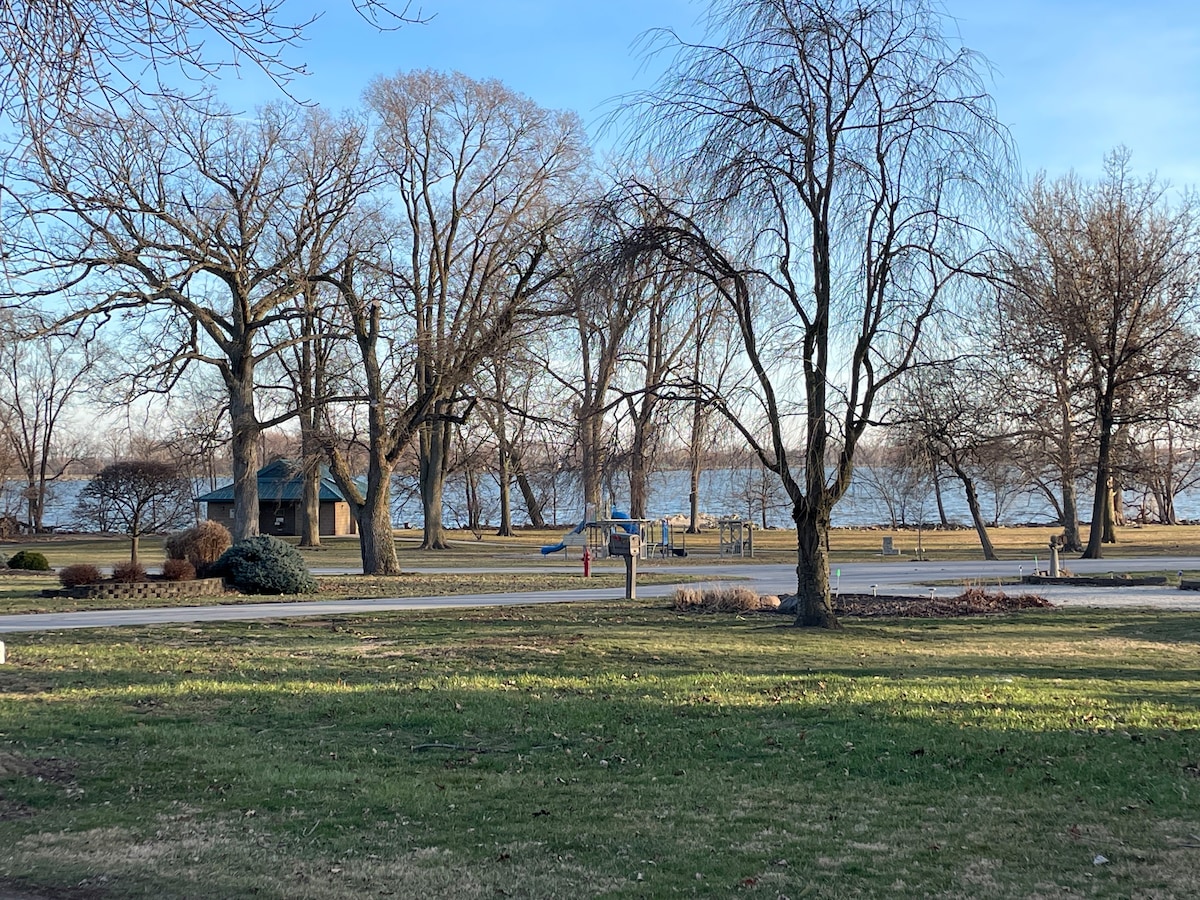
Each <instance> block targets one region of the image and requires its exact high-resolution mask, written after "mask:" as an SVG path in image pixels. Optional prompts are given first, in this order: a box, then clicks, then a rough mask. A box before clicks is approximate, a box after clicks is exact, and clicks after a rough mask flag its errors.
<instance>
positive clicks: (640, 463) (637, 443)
mask: <svg viewBox="0 0 1200 900" xmlns="http://www.w3.org/2000/svg"><path fill="white" fill-rule="evenodd" d="M629 517H630V518H631V519H644V518H646V432H645V428H644V426H640V425H638V426H635V428H634V433H633V446H632V447H630V450H629Z"/></svg>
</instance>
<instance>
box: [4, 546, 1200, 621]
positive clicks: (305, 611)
mask: <svg viewBox="0 0 1200 900" xmlns="http://www.w3.org/2000/svg"><path fill="white" fill-rule="evenodd" d="M1067 565H1069V567H1070V568H1071V570H1072V571H1073V572H1074V573H1075V574H1077V575H1087V574H1095V575H1102V574H1107V573H1109V572H1113V573H1119V572H1145V571H1178V570H1184V569H1191V570H1194V569H1200V559H1198V558H1196V557H1145V558H1130V559H1115V560H1075V559H1073V560H1070V561H1068V563H1067ZM564 569H565V567H563V566H561V565H557V566H533V565H531V566H529V567H528V568H525V567H519V568H512V567H505V568H504V570H503V571H505V572H517V571H524V572H559V571H564ZM1022 569H1024V570H1025V571H1028V570H1030V569H1032V560H1030V561H1029V562H1028V563H1025V564H1022V563H1020V562H1014V561H1004V562H982V561H981V562H913V561H902V560H896V561H889V562H869V563H861V562H860V563H843V564H841V565H839V566H836V567H835V569H834V572H833V573H832V574H831V582H832V584H833V585H834V586H835V588H837V589H839V590H841V591H845V592H846V593H856V594H869V593H871V592H872V591H873V590H874V591H878V593H880V594H903V595H908V596H918V595H922V594H928V593H929V592H930V590H931V588H930V586H929V585H930V583H931V582H932V583H935V584H937V585H939V586H938V587H936V588H933V590H937V591H939V592H946V593H948V594H950V595H953V594H957V593H958V592H959V590H960V585H963V584H979V585H983V586H985V587H986V586H987V584H988V582H989V581H993V580H996V579H999V578H1002V577H1005V576H1009V577H1011V576H1013V575H1018V574H1020V572H1021V571H1022ZM318 571H320V570H318ZM343 571H344V570H343ZM413 571H421V572H433V571H440V572H447V571H459V572H464V571H477V572H493V571H496V570H495V569H474V570H464V569H440V570H433V569H419V570H413ZM569 571H572V572H575V571H578V567H577V566H572V567H570V568H569ZM605 571H609V569H608V568H607V567H606V568H605ZM643 571H654V572H656V573H663V572H670V573H678V574H681V575H684V574H686V575H691V576H693V577H695V576H700V577H701V578H703V577H705V576H710V577H712V578H714V579H717V578H720V579H721V583H722V584H744V585H746V586H748V587H751V588H753V589H754V590H756V591H758V592H759V593H764V594H767V593H770V594H781V593H788V592H790V591H793V590H795V585H796V580H795V579H796V571H795V567H794V566H791V565H779V564H753V563H747V564H741V565H739V564H730V563H712V564H706V563H693V564H690V565H686V566H684V565H671V564H661V563H649V564H647V565H645V566H644V568H643ZM839 572H840V575H839V574H838V573H839ZM701 583H703V582H701ZM674 589H675V585H669V584H667V585H645V586H639V587H638V596H639V597H665V596H668V595H669V594H670V593H671V592H672V591H673V590H674ZM1005 590H1007V591H1010V592H1011V591H1014V590H1018V591H1019V590H1021V588H1019V587H1014V586H1013V585H1006V586H1005ZM1030 590H1032V591H1036V592H1037V593H1039V594H1041V595H1042V596H1044V597H1046V599H1048V600H1050V601H1051V602H1052V603H1055V604H1059V605H1062V606H1093V607H1153V608H1156V609H1173V610H1193V611H1196V610H1200V592H1193V591H1181V590H1179V589H1178V588H1168V587H1161V588H1157V587H1112V588H1108V587H1067V586H1057V585H1053V586H1042V585H1039V586H1037V587H1036V588H1030ZM622 594H623V591H622V590H621V589H618V588H582V589H577V590H558V591H524V592H516V593H508V594H462V595H456V596H445V597H412V598H403V599H401V598H381V599H378V600H312V601H301V602H296V603H240V604H227V605H217V606H182V607H167V608H158V609H125V610H98V611H94V612H64V613H32V614H25V615H10V616H0V633H5V632H8V633H13V632H28V631H61V630H65V629H72V628H111V627H117V626H121V625H167V624H178V623H188V622H233V621H246V620H251V619H281V618H293V617H303V616H330V615H350V614H354V613H371V614H378V613H382V612H400V611H404V610H419V609H458V608H467V607H481V606H525V605H530V604H535V603H565V602H596V601H605V600H614V599H618V598H620V597H621V596H622Z"/></svg>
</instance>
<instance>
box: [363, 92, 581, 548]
mask: <svg viewBox="0 0 1200 900" xmlns="http://www.w3.org/2000/svg"><path fill="white" fill-rule="evenodd" d="M367 101H368V103H369V104H370V106H371V107H372V109H373V110H374V111H375V113H376V114H377V115H378V116H379V119H380V124H379V129H378V133H377V147H378V150H379V153H380V156H381V159H382V160H383V163H384V165H385V166H386V167H387V168H388V170H389V173H390V176H391V179H390V180H391V185H392V187H393V188H394V190H395V199H396V204H397V207H398V208H399V210H400V217H399V218H400V221H399V223H398V225H399V233H398V234H397V236H396V238H395V243H396V248H397V249H396V252H395V254H394V256H393V259H394V260H395V262H396V266H395V267H394V269H393V271H392V275H393V277H394V285H395V291H394V297H393V300H394V302H395V303H396V304H398V305H399V307H400V308H401V309H402V310H403V313H404V315H405V316H406V317H407V318H408V319H409V321H410V323H411V328H412V335H413V342H414V348H415V353H416V356H415V360H414V366H415V379H414V382H415V383H414V392H415V395H416V396H417V397H428V398H429V400H428V410H427V411H426V412H425V413H423V414H422V417H421V420H420V422H419V423H418V425H417V431H418V440H419V456H420V469H421V506H422V510H423V512H424V518H425V521H424V539H423V542H422V546H424V547H426V548H429V549H440V548H444V547H445V546H446V542H445V534H444V530H443V526H442V488H443V484H444V480H445V476H446V466H447V461H448V449H449V446H448V440H449V436H450V429H451V427H452V426H453V424H454V423H455V422H456V421H461V419H462V417H463V414H464V410H466V409H467V408H468V407H469V404H470V402H471V397H472V396H473V395H471V394H470V392H469V390H468V388H469V385H470V384H471V380H472V379H473V378H474V376H475V374H476V370H477V368H478V366H479V365H480V363H481V361H482V359H483V358H484V357H485V356H486V355H488V354H489V353H491V352H494V351H495V350H497V349H499V348H501V347H502V346H503V345H504V341H505V340H506V338H507V336H508V335H509V333H510V332H511V331H512V329H513V328H514V326H515V324H516V322H517V321H518V320H519V319H520V318H522V317H525V316H529V315H531V314H533V313H534V312H535V310H534V299H535V298H536V297H539V296H540V295H542V294H543V293H544V292H545V291H546V289H547V288H548V287H549V286H550V285H552V284H553V282H554V281H555V280H556V279H557V278H558V277H559V276H560V274H561V270H560V267H559V266H558V264H557V263H556V262H555V256H554V254H552V253H551V252H550V248H551V244H552V242H553V240H554V232H555V231H556V229H558V228H560V227H561V223H562V221H563V219H564V216H565V214H566V210H567V206H568V204H569V202H570V201H572V200H573V199H574V194H575V191H576V185H577V176H578V173H579V171H580V169H581V166H582V165H583V163H584V162H585V160H586V157H587V148H586V140H585V136H584V132H583V128H582V125H581V124H580V122H579V119H578V117H577V116H575V115H574V114H573V113H559V112H551V111H548V110H545V109H542V108H541V107H539V106H538V105H537V104H536V103H534V102H533V101H531V100H529V99H528V98H526V97H523V96H521V95H520V94H517V93H515V92H514V91H511V90H509V89H508V88H506V87H505V86H504V85H502V84H500V83H499V82H496V81H475V80H472V79H470V78H467V77H466V76H464V75H460V74H452V75H446V74H442V73H439V72H433V71H420V72H411V73H407V74H400V75H396V76H393V77H391V78H381V79H377V80H376V81H375V82H373V83H372V85H371V87H370V88H369V89H368V91H367Z"/></svg>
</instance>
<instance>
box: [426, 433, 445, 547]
mask: <svg viewBox="0 0 1200 900" xmlns="http://www.w3.org/2000/svg"><path fill="white" fill-rule="evenodd" d="M448 428H449V423H447V422H445V421H443V420H442V419H441V418H440V417H434V420H433V421H432V422H430V423H429V424H428V425H427V426H426V427H424V428H422V429H421V441H420V443H421V460H420V463H421V465H420V482H421V484H420V487H421V511H422V513H423V514H424V517H425V531H424V537H423V538H422V540H421V549H422V550H446V549H448V547H449V545H448V544H447V543H446V529H445V526H444V525H443V524H442V495H443V494H444V492H445V491H444V489H445V485H446V437H447V435H446V431H447V429H448Z"/></svg>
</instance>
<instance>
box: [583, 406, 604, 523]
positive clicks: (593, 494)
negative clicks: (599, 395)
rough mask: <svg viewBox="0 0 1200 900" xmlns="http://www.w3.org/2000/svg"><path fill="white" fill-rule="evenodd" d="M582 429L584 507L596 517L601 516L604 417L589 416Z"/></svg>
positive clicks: (585, 419) (596, 414)
mask: <svg viewBox="0 0 1200 900" xmlns="http://www.w3.org/2000/svg"><path fill="white" fill-rule="evenodd" d="M582 425H583V427H582V428H581V429H580V433H581V436H582V438H583V440H582V447H581V450H582V452H581V453H580V457H581V464H582V466H583V472H582V473H581V475H580V480H581V481H582V482H583V507H584V509H585V510H592V511H593V514H594V515H597V516H598V515H600V510H601V502H600V501H601V493H602V489H601V483H602V480H603V478H602V476H603V470H604V448H603V446H602V443H601V435H602V434H603V423H602V416H601V414H599V413H592V414H588V415H586V416H585V417H584V419H583V422H582Z"/></svg>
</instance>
